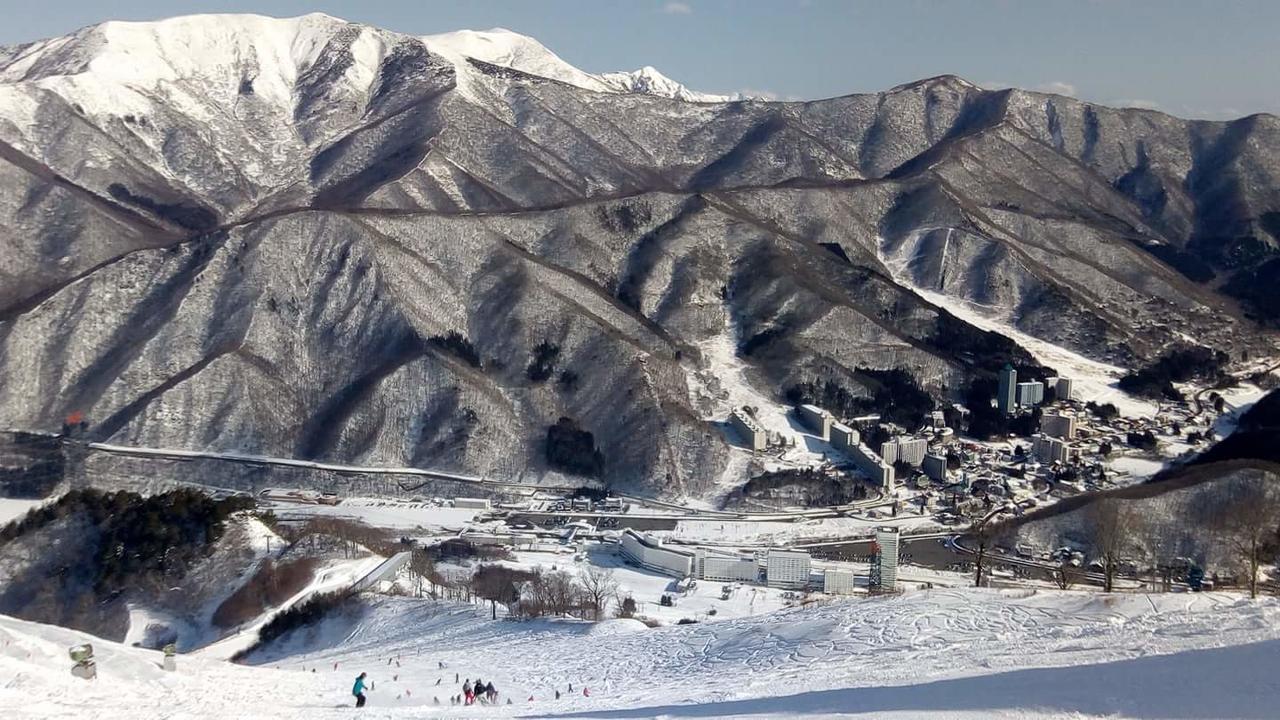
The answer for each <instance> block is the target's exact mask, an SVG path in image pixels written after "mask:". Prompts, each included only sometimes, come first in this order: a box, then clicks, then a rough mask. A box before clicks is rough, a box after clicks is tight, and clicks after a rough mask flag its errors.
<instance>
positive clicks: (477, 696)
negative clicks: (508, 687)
mask: <svg viewBox="0 0 1280 720" xmlns="http://www.w3.org/2000/svg"><path fill="white" fill-rule="evenodd" d="M454 678H455V679H456V678H457V675H454ZM451 700H452V701H453V702H452V703H451V704H453V705H457V704H458V701H461V704H463V705H474V704H475V703H477V702H479V703H481V704H483V705H493V704H494V703H496V702H498V691H497V690H495V689H494V687H493V683H492V682H488V683H486V682H485V681H483V680H481V679H480V678H476V681H475V682H474V683H472V682H471V679H470V678H467V681H466V682H464V683H463V684H462V695H461V696H460V697H454V698H451Z"/></svg>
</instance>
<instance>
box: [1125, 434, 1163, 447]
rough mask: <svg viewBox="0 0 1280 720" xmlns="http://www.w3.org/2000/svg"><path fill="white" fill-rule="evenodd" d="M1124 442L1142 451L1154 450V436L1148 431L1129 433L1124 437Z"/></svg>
mask: <svg viewBox="0 0 1280 720" xmlns="http://www.w3.org/2000/svg"><path fill="white" fill-rule="evenodd" d="M1125 442H1127V443H1129V446H1130V447H1136V448H1141V449H1143V450H1155V449H1156V436H1155V435H1153V434H1152V432H1151V431H1150V430H1147V431H1145V432H1130V433H1128V434H1126V435H1125Z"/></svg>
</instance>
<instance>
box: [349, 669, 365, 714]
mask: <svg viewBox="0 0 1280 720" xmlns="http://www.w3.org/2000/svg"><path fill="white" fill-rule="evenodd" d="M365 675H366V673H360V677H358V678H356V684H355V685H353V686H352V688H351V694H352V695H354V696H355V697H356V707H358V708H362V707H364V678H365Z"/></svg>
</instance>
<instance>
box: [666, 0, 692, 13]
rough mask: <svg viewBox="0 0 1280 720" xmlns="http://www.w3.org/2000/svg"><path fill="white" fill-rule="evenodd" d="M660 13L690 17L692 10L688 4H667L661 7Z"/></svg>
mask: <svg viewBox="0 0 1280 720" xmlns="http://www.w3.org/2000/svg"><path fill="white" fill-rule="evenodd" d="M662 12H663V14H665V15H692V14H693V8H692V7H690V6H689V4H688V3H682V2H669V3H667V4H666V5H663V6H662Z"/></svg>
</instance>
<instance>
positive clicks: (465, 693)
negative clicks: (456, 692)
mask: <svg viewBox="0 0 1280 720" xmlns="http://www.w3.org/2000/svg"><path fill="white" fill-rule="evenodd" d="M462 697H463V698H464V699H465V700H464V702H463V703H462V704H463V705H470V704H471V700H472V698H473V697H474V696H473V695H472V694H471V680H470V678H468V679H467V681H466V682H465V683H463V684H462Z"/></svg>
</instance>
